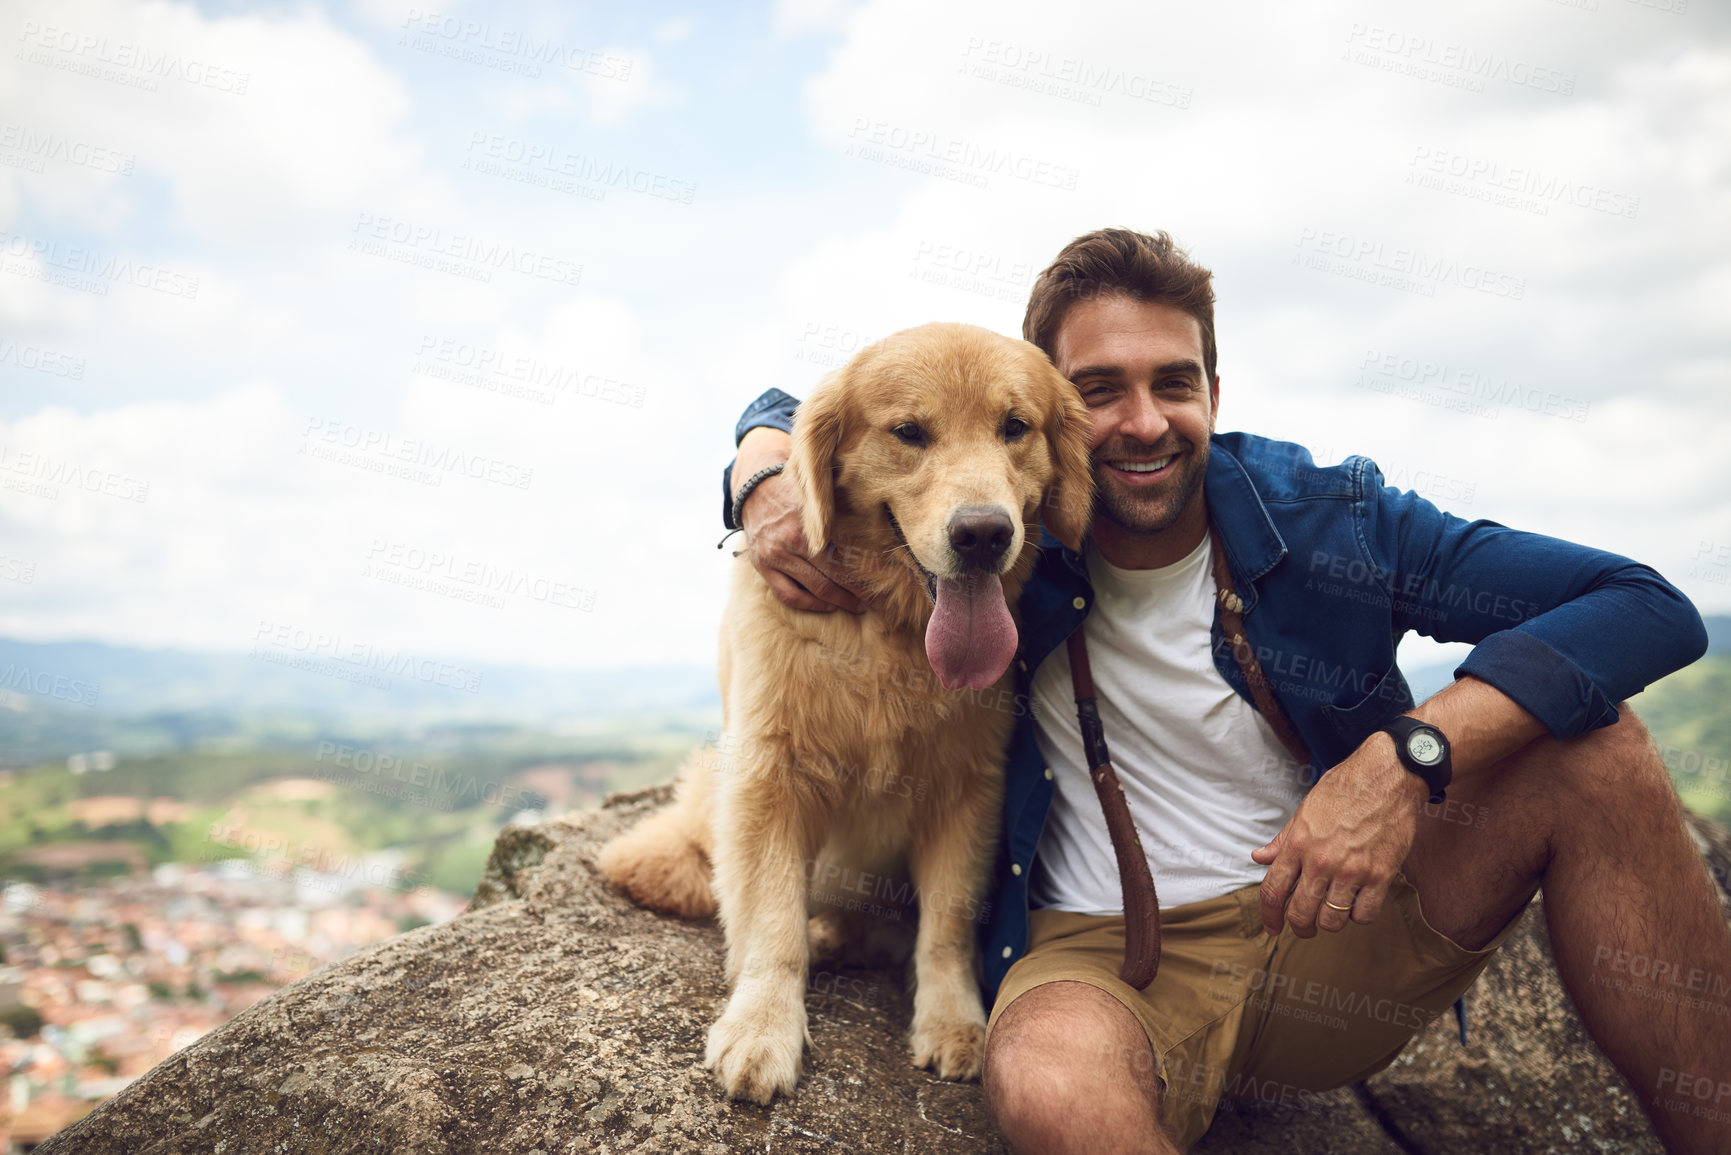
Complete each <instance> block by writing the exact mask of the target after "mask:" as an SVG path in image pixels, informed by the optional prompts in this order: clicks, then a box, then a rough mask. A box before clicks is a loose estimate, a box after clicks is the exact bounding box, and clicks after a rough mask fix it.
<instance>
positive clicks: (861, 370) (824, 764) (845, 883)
mask: <svg viewBox="0 0 1731 1155" xmlns="http://www.w3.org/2000/svg"><path fill="white" fill-rule="evenodd" d="M1012 417H1015V418H1019V419H1020V420H1021V421H1022V422H1023V423H1025V425H1026V426H1027V430H1026V432H1024V433H1021V434H1020V435H1013V434H1014V426H1012V425H1008V424H1007V423H1008V422H1009V419H1010V418H1012ZM908 422H913V423H917V425H918V426H919V427H920V428H921V430H923V431H924V433H925V443H924V444H923V445H909V444H907V443H905V440H904V438H902V437H899V436H898V435H897V433H896V432H895V430H896V429H897V428H898V427H901V428H902V429H903V432H904V433H905V432H906V426H905V424H904V423H908ZM1087 430H1088V414H1087V409H1086V408H1085V407H1084V406H1083V405H1082V403H1081V401H1080V399H1079V398H1078V397H1077V394H1076V390H1075V388H1074V387H1073V386H1072V385H1071V384H1070V383H1069V382H1068V381H1066V380H1064V378H1063V377H1062V376H1060V375H1059V374H1058V372H1057V371H1056V370H1055V369H1053V368H1052V365H1051V362H1050V361H1048V360H1047V358H1046V356H1045V354H1043V353H1041V352H1040V351H1039V350H1038V349H1037V348H1035V347H1034V346H1033V345H1030V344H1027V343H1026V342H1023V341H1016V340H1011V339H1009V338H1006V337H1001V336H998V335H997V334H994V333H991V332H989V331H987V330H985V329H979V328H975V327H973V326H969V325H952V324H942V325H926V326H922V327H920V328H917V329H910V330H907V331H905V332H902V333H898V334H895V335H894V336H892V337H889V338H887V339H885V340H883V341H881V342H879V343H878V344H876V345H873V346H871V347H869V348H867V349H865V350H863V351H862V352H861V353H860V354H859V355H858V356H857V357H855V358H854V360H853V361H852V362H850V363H849V364H848V365H847V366H846V367H844V368H843V369H841V370H840V371H838V372H837V373H836V374H834V375H833V376H831V377H830V378H828V379H827V380H825V381H824V382H823V383H822V384H821V385H820V386H818V388H817V389H815V390H814V391H813V392H812V395H811V397H810V398H809V399H808V400H807V401H806V402H805V403H804V404H803V405H802V406H801V407H800V409H799V412H798V416H797V418H796V420H795V422H794V432H793V453H792V458H791V460H790V461H789V463H788V469H787V473H788V476H790V477H791V478H792V479H793V480H794V483H795V484H796V485H797V486H798V487H799V492H800V493H801V498H802V503H803V507H802V511H801V512H802V516H803V518H804V532H805V537H806V540H807V541H808V542H811V543H835V545H836V546H837V547H838V548H839V549H840V551H841V553H842V556H843V559H844V560H845V561H847V562H849V563H851V564H850V568H851V570H852V572H853V573H854V575H855V576H856V578H857V579H858V580H859V582H860V583H861V584H862V585H863V589H864V593H865V598H866V601H867V603H868V605H869V606H870V609H869V610H868V611H867V612H866V613H865V614H863V615H859V616H855V615H853V614H849V613H843V612H835V613H828V614H815V613H805V612H802V611H798V610H792V609H789V608H787V607H786V606H784V605H782V604H781V602H779V601H778V600H777V599H776V598H775V596H774V594H773V593H772V592H771V591H770V588H769V586H768V584H767V583H766V582H765V581H764V580H763V579H762V577H761V576H760V575H759V574H758V573H757V571H756V570H755V569H754V568H753V567H752V566H751V564H750V562H749V561H748V560H746V559H744V558H741V559H740V560H738V561H737V562H736V563H735V568H734V575H733V590H732V595H731V598H730V600H729V602H728V606H727V612H726V616H725V620H724V623H723V626H722V638H721V665H720V672H721V690H722V700H723V716H724V720H725V723H726V737H725V739H724V741H723V742H722V743H721V745H720V747H719V748H718V749H706V750H703V751H699V752H698V753H697V754H695V755H693V756H692V758H691V759H690V760H689V761H688V762H687V765H686V767H685V770H684V773H683V776H682V778H681V781H680V784H679V788H678V793H677V795H676V798H675V801H674V803H673V805H672V806H671V807H669V808H668V809H666V810H664V811H661V812H660V813H657V814H655V815H653V816H651V817H650V818H648V819H647V820H645V821H644V822H643V823H641V824H639V825H638V826H637V827H636V828H635V829H633V830H631V831H628V832H627V833H625V834H624V835H622V836H620V837H619V838H617V839H615V840H614V841H613V842H611V843H609V844H608V845H607V846H606V847H604V848H603V850H602V852H601V856H600V865H601V869H602V871H603V873H604V874H605V875H606V876H607V877H608V878H609V879H610V880H612V881H613V882H614V883H616V884H617V885H619V886H620V887H622V888H623V889H624V890H625V891H626V892H627V893H628V894H630V895H631V897H632V898H634V899H635V900H636V901H637V902H639V903H641V904H642V905H644V906H648V907H651V908H653V909H656V910H662V911H666V912H670V913H673V914H679V915H684V916H687V917H700V916H704V915H708V914H711V913H714V912H715V911H716V910H717V907H718V906H719V911H720V915H721V920H722V924H723V926H724V927H725V930H726V935H727V977H728V980H729V982H730V984H731V985H732V988H733V994H732V998H731V1000H730V1001H729V1003H728V1006H727V1009H726V1011H725V1013H723V1015H722V1016H721V1018H720V1020H719V1021H717V1022H716V1023H715V1025H714V1026H713V1027H712V1028H711V1030H710V1032H709V1045H708V1054H707V1058H706V1061H707V1063H708V1065H709V1067H710V1069H711V1070H713V1071H714V1072H715V1074H716V1076H717V1078H718V1079H719V1080H720V1082H721V1085H722V1086H723V1088H724V1089H725V1090H726V1091H727V1092H728V1094H729V1095H731V1096H732V1097H734V1098H740V1099H751V1100H755V1101H757V1102H759V1103H768V1102H769V1101H770V1099H771V1098H773V1097H774V1095H775V1094H776V1092H782V1093H791V1092H792V1091H793V1089H794V1085H795V1083H796V1082H797V1080H798V1078H799V1073H800V1060H801V1054H802V1048H803V1044H804V1043H806V1042H808V1041H809V1037H808V1035H807V1032H806V1013H805V986H806V970H807V966H808V962H809V960H810V959H811V958H812V957H814V956H816V957H824V956H826V955H829V954H833V953H835V952H837V951H839V950H841V949H842V948H844V947H848V946H852V947H861V946H863V947H864V948H866V950H867V951H875V952H876V953H877V954H878V955H879V956H880V958H881V956H882V955H883V954H884V953H885V951H886V950H887V951H888V952H889V953H891V954H893V953H894V950H895V946H896V943H895V942H894V939H895V937H896V936H895V934H894V933H886V932H893V931H894V930H895V929H896V928H897V927H898V926H899V927H902V928H904V929H905V928H906V926H907V923H908V922H911V921H912V915H913V911H914V907H913V906H911V905H909V901H910V900H909V896H910V894H911V895H912V896H913V898H914V899H916V900H917V904H918V932H917V937H916V938H915V939H914V942H913V952H912V954H913V968H912V970H913V977H914V980H915V983H916V987H915V994H914V1015H913V1023H912V1027H911V1030H910V1032H909V1041H910V1044H911V1046H912V1051H913V1061H914V1062H915V1064H917V1065H919V1066H929V1067H932V1068H934V1069H935V1070H936V1071H937V1073H938V1074H939V1075H941V1076H943V1077H944V1078H953V1079H966V1078H973V1077H975V1076H977V1075H978V1074H979V1071H980V1066H981V1060H982V1058H983V1053H984V1041H985V1021H986V1019H985V1014H984V1011H983V1009H982V1007H981V1004H980V994H979V987H978V984H977V981H976V978H975V970H974V961H975V960H974V955H975V945H974V936H975V930H976V922H975V920H976V918H977V917H978V915H979V913H980V900H981V898H982V896H983V894H984V893H985V890H986V883H987V877H986V875H987V871H988V870H989V869H990V868H991V865H992V862H993V857H994V854H995V852H996V842H997V833H998V829H999V827H1000V826H1001V824H1002V817H1001V813H1000V811H1001V805H1002V797H1003V758H1004V751H1005V746H1006V743H1007V742H1008V739H1009V734H1010V729H1011V724H1012V722H1013V720H1014V714H1015V712H1016V709H1017V706H1016V703H1015V702H1014V699H1013V696H1012V695H1011V694H1010V693H1009V692H1007V691H1006V690H1005V686H1006V685H1007V684H1008V683H1009V681H1010V675H1009V673H1008V671H1007V670H1005V671H1003V672H1000V673H998V674H996V675H994V674H991V673H984V674H979V675H977V677H978V678H980V679H985V678H990V677H994V676H995V677H996V679H997V680H996V683H995V684H994V685H988V686H984V687H983V688H976V689H972V690H946V689H944V687H943V686H942V685H941V684H940V677H939V675H938V674H936V673H934V669H933V664H932V662H930V661H928V658H927V653H928V651H927V648H926V645H925V635H926V630H927V625H928V621H929V619H930V618H931V617H932V615H933V612H934V602H933V598H934V596H935V594H934V593H933V592H931V591H933V590H935V589H936V588H937V585H936V582H935V581H933V580H932V579H931V578H928V576H927V575H928V574H929V575H933V577H935V578H938V579H943V578H948V579H951V581H952V582H954V581H955V580H956V579H958V578H959V579H960V580H962V581H969V580H973V579H970V578H968V577H967V576H966V575H967V574H968V573H969V572H972V573H973V574H974V577H975V578H978V577H980V576H981V575H982V574H984V575H985V576H986V580H987V582H988V585H986V586H985V587H975V586H968V587H966V588H968V589H975V588H986V589H988V590H989V589H990V588H991V587H990V585H989V582H990V574H991V573H993V572H996V573H998V574H1001V578H1000V580H1001V583H1002V589H1003V595H1004V597H1005V598H1006V599H1007V600H1008V603H1009V606H1010V607H1011V608H1012V610H1013V608H1014V606H1015V604H1016V599H1017V596H1018V594H1019V593H1020V591H1021V587H1022V584H1023V582H1024V581H1025V580H1026V579H1027V577H1028V574H1029V573H1030V571H1031V570H1032V568H1033V564H1034V559H1035V555H1036V553H1037V551H1038V540H1039V526H1040V523H1041V520H1042V515H1043V517H1044V522H1045V525H1046V527H1047V528H1048V529H1049V530H1051V532H1052V534H1053V535H1054V536H1055V537H1057V538H1058V539H1059V540H1061V541H1063V542H1065V543H1066V544H1067V545H1070V546H1072V547H1074V546H1076V545H1077V544H1078V543H1079V540H1080V538H1081V536H1082V533H1083V531H1084V529H1085V528H1086V526H1087V522H1088V515H1089V502H1090V498H1091V494H1092V484H1091V476H1090V470H1089V460H1088V437H1087ZM981 509H988V510H990V509H998V510H1001V511H1002V512H1003V514H1004V515H1005V517H1006V518H1007V521H1008V523H1009V525H1011V526H1013V530H1014V532H1013V536H1012V537H1011V539H1010V541H1009V544H1008V546H1007V548H1006V549H1005V551H1004V553H1003V555H1002V557H1001V559H999V560H998V561H996V562H992V563H989V564H988V565H987V566H986V567H985V568H982V565H981V563H980V561H979V558H978V557H975V558H973V559H972V563H971V570H970V563H969V562H968V561H967V560H965V559H964V558H963V557H962V555H961V553H960V552H958V551H959V550H960V549H961V548H962V544H961V543H962V542H963V541H965V539H960V538H957V537H956V536H955V535H954V532H953V528H954V525H955V524H956V522H955V519H956V518H957V516H958V511H962V512H963V513H964V514H965V513H967V511H975V512H976V513H977V511H979V510H981ZM886 511H888V512H889V513H892V514H893V517H894V522H893V523H892V521H891V520H890V517H889V516H886ZM898 525H899V527H900V530H901V532H902V533H903V534H905V542H904V541H903V540H902V538H901V536H900V535H898V532H897V526H898ZM922 568H923V571H924V572H922ZM954 588H956V587H955V586H954V585H953V584H952V585H951V586H949V587H946V590H951V589H954ZM979 596H981V597H986V596H989V594H982V595H979ZM965 604H968V605H970V606H971V605H974V604H976V603H974V602H967V603H965ZM950 620H953V619H950ZM968 620H970V621H972V620H973V619H972V618H969V619H968ZM1000 648H1001V647H1000ZM940 664H945V663H940ZM986 665H987V668H988V669H989V668H991V667H992V663H990V662H988V663H987V664H986ZM850 900H851V901H850ZM808 904H809V905H808ZM862 907H864V908H866V909H865V910H863V911H862V910H861V909H860V908H862ZM814 911H815V912H816V915H815V917H812V918H810V922H809V925H808V921H807V916H808V914H811V913H812V912H814ZM901 947H902V949H903V951H905V949H906V941H905V938H904V939H903V941H902V943H901ZM903 957H905V954H904V956H903Z"/></svg>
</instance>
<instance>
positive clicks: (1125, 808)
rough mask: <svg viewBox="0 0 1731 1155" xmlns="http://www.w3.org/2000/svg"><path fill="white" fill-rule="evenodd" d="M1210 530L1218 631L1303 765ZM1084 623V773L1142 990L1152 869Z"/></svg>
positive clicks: (1151, 972) (1131, 974)
mask: <svg viewBox="0 0 1731 1155" xmlns="http://www.w3.org/2000/svg"><path fill="white" fill-rule="evenodd" d="M1208 536H1209V539H1210V541H1211V546H1210V550H1211V552H1212V554H1213V562H1214V585H1215V601H1216V603H1217V604H1218V605H1219V607H1220V627H1221V631H1222V632H1223V633H1224V634H1225V636H1226V642H1227V644H1228V645H1229V646H1231V648H1232V656H1233V658H1234V659H1236V660H1237V662H1238V668H1239V670H1240V671H1241V672H1242V673H1243V674H1244V680H1245V682H1247V683H1248V684H1249V687H1250V697H1251V700H1252V701H1254V702H1255V703H1256V709H1257V712H1258V713H1260V714H1261V715H1262V717H1263V720H1264V721H1266V722H1267V723H1268V725H1269V727H1270V728H1271V729H1272V730H1273V731H1274V734H1275V736H1276V737H1277V738H1279V739H1280V744H1281V745H1283V746H1285V747H1286V749H1287V752H1288V753H1290V754H1291V755H1292V756H1293V757H1294V758H1296V759H1297V760H1298V761H1299V763H1300V764H1301V765H1304V766H1309V765H1310V751H1309V750H1308V749H1307V748H1306V747H1305V745H1304V739H1303V738H1301V737H1299V734H1298V730H1297V729H1296V728H1295V727H1294V726H1293V724H1292V720H1291V719H1290V718H1288V717H1287V716H1286V711H1285V710H1282V709H1281V708H1280V700H1279V699H1277V698H1276V697H1275V696H1274V690H1273V689H1272V688H1271V687H1270V686H1269V684H1268V677H1267V675H1265V674H1264V673H1263V672H1262V663H1260V662H1258V661H1257V660H1256V651H1255V649H1254V648H1253V647H1252V646H1251V645H1250V640H1249V638H1248V637H1246V636H1245V633H1244V602H1243V599H1241V598H1240V597H1239V596H1238V593H1237V591H1236V590H1234V589H1233V588H1232V570H1231V568H1230V567H1229V566H1228V565H1227V564H1226V548H1225V546H1224V545H1222V544H1221V540H1220V535H1219V534H1218V533H1215V532H1214V531H1213V527H1212V526H1211V527H1210V529H1209V535H1208ZM1085 628H1086V626H1085V624H1084V625H1079V626H1077V627H1076V629H1075V630H1074V631H1073V632H1072V633H1071V634H1070V640H1069V643H1068V644H1069V651H1070V684H1071V687H1072V689H1073V690H1074V692H1075V695H1076V721H1077V723H1078V725H1079V726H1080V728H1081V731H1082V753H1083V757H1084V759H1085V760H1086V761H1087V763H1088V777H1089V778H1090V779H1092V780H1093V782H1094V793H1095V794H1097V795H1099V798H1100V809H1101V810H1102V811H1103V812H1104V813H1105V815H1106V833H1107V834H1109V835H1111V838H1112V853H1113V854H1114V855H1115V856H1116V857H1117V859H1118V883H1119V885H1120V886H1121V887H1122V888H1123V892H1124V963H1123V965H1122V966H1121V967H1120V968H1119V971H1118V975H1119V977H1120V978H1122V979H1123V980H1124V981H1125V982H1127V983H1129V984H1130V985H1131V986H1133V987H1135V988H1136V989H1137V990H1144V989H1146V988H1147V986H1148V984H1149V983H1151V982H1153V981H1154V976H1155V975H1156V974H1158V973H1159V971H1160V897H1159V895H1158V894H1157V893H1155V890H1154V875H1153V873H1152V872H1151V871H1150V870H1149V869H1148V854H1147V852H1146V851H1144V850H1143V849H1142V838H1141V836H1140V835H1139V834H1137V833H1136V822H1135V820H1134V819H1132V818H1131V817H1130V804H1129V803H1128V802H1127V801H1126V800H1125V798H1124V787H1123V784H1122V783H1120V782H1119V781H1118V772H1117V771H1116V770H1114V769H1113V768H1112V756H1111V754H1110V752H1109V751H1108V750H1107V749H1106V728H1105V727H1104V726H1103V725H1102V724H1101V722H1100V706H1099V702H1098V701H1097V700H1096V696H1095V693H1094V672H1093V670H1092V669H1091V668H1090V667H1089V665H1088V643H1087V642H1086V641H1085V640H1084V638H1083V633H1084V630H1085Z"/></svg>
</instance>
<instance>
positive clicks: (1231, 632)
mask: <svg viewBox="0 0 1731 1155" xmlns="http://www.w3.org/2000/svg"><path fill="white" fill-rule="evenodd" d="M1208 536H1209V537H1210V538H1211V539H1212V541H1213V546H1212V549H1213V553H1214V585H1215V590H1214V596H1215V598H1216V600H1217V601H1218V602H1219V603H1220V630H1221V632H1222V633H1223V634H1225V635H1226V644H1227V645H1229V646H1230V647H1232V656H1233V657H1234V658H1236V659H1237V660H1238V669H1239V670H1240V671H1241V672H1242V673H1243V674H1244V680H1245V681H1246V682H1247V683H1249V685H1250V698H1251V700H1252V701H1254V702H1255V703H1256V712H1257V713H1259V714H1261V715H1262V720H1263V721H1265V722H1267V723H1268V725H1269V728H1270V729H1272V730H1273V731H1274V736H1275V737H1276V738H1279V739H1280V744H1281V745H1282V746H1285V747H1286V751H1287V753H1289V754H1291V755H1292V756H1293V757H1294V758H1296V759H1298V763H1299V765H1301V766H1309V765H1310V751H1309V749H1307V748H1306V747H1305V745H1304V739H1303V738H1300V737H1299V736H1298V730H1297V728H1296V727H1294V726H1293V724H1292V719H1290V718H1288V717H1287V716H1286V711H1285V710H1282V709H1281V708H1280V701H1279V699H1277V698H1275V696H1274V690H1273V689H1272V688H1271V687H1270V686H1269V685H1268V677H1267V675H1265V674H1264V673H1263V672H1262V663H1261V662H1258V661H1257V660H1256V650H1255V649H1254V648H1253V647H1252V646H1251V644H1250V639H1249V638H1247V637H1246V636H1245V634H1244V601H1243V599H1241V598H1240V597H1239V596H1238V593H1237V591H1235V590H1234V589H1233V588H1232V570H1231V569H1230V568H1229V567H1228V566H1227V564H1226V547H1225V546H1224V545H1222V544H1221V543H1220V535H1219V534H1218V533H1215V532H1213V531H1212V529H1211V530H1210V532H1209V535H1208Z"/></svg>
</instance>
